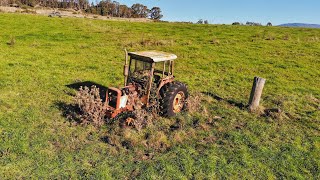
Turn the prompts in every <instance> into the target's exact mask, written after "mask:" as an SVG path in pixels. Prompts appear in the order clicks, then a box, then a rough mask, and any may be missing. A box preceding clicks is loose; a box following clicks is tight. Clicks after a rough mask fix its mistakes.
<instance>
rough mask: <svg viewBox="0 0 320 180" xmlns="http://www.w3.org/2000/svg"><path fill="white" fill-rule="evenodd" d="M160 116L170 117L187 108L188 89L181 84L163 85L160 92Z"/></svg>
mask: <svg viewBox="0 0 320 180" xmlns="http://www.w3.org/2000/svg"><path fill="white" fill-rule="evenodd" d="M160 95H161V99H160V114H161V115H162V116H164V117H172V116H175V115H176V114H179V113H180V112H182V111H183V110H185V109H186V108H187V102H186V100H187V99H188V95H189V94H188V88H187V86H186V85H185V84H183V83H181V82H173V83H168V84H166V85H164V86H163V87H162V88H161V90H160Z"/></svg>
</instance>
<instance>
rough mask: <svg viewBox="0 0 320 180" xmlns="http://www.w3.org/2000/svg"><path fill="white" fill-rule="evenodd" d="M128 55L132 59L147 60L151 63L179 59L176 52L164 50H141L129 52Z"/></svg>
mask: <svg viewBox="0 0 320 180" xmlns="http://www.w3.org/2000/svg"><path fill="white" fill-rule="evenodd" d="M128 55H129V56H130V57H131V58H132V59H136V60H141V61H147V62H150V63H153V62H155V63H157V62H163V61H172V60H175V59H177V56H176V55H175V54H171V53H166V52H162V51H140V52H129V53H128Z"/></svg>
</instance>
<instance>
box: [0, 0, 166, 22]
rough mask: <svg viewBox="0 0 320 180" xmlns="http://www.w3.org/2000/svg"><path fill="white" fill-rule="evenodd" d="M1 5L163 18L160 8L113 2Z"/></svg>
mask: <svg viewBox="0 0 320 180" xmlns="http://www.w3.org/2000/svg"><path fill="white" fill-rule="evenodd" d="M0 5H1V6H15V7H22V6H29V7H47V8H61V9H74V10H81V11H83V12H86V13H91V14H97V15H102V16H111V17H123V18H151V19H154V20H160V19H161V18H162V17H163V15H162V14H161V13H162V12H161V9H160V7H153V8H151V9H149V8H148V7H147V6H145V5H143V4H140V3H136V4H133V5H132V6H131V7H128V6H127V5H124V4H120V3H119V2H117V1H111V0H102V1H99V2H97V3H96V4H94V3H93V2H92V3H91V4H90V3H89V1H88V0H0Z"/></svg>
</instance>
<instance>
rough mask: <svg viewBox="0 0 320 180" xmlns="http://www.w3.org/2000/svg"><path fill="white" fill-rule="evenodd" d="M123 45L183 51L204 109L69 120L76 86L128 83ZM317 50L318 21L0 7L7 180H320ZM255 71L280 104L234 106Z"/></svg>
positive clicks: (1, 166)
mask: <svg viewBox="0 0 320 180" xmlns="http://www.w3.org/2000/svg"><path fill="white" fill-rule="evenodd" d="M125 47H126V48H127V49H128V50H130V51H137V50H146V49H157V50H163V51H168V52H172V53H175V54H177V55H178V57H179V59H178V60H177V61H176V78H177V79H179V80H180V81H182V82H185V83H187V84H188V87H189V89H190V91H191V94H192V95H193V96H196V97H199V98H200V100H198V102H195V104H197V108H195V110H193V111H192V112H190V113H187V114H183V115H180V116H178V117H175V118H173V119H165V118H159V119H158V120H157V121H155V122H154V123H152V124H151V125H150V126H149V127H147V128H145V129H142V130H141V131H136V130H135V129H131V128H120V127H119V126H118V125H117V124H116V123H114V124H108V125H104V126H103V127H102V128H99V129H97V128H95V127H93V126H92V125H88V126H81V125H77V124H76V123H75V122H73V121H70V120H68V119H66V118H65V117H64V115H63V114H64V113H63V112H64V110H65V109H64V108H65V107H68V105H69V104H70V103H72V94H75V89H72V88H70V86H68V85H71V86H72V85H73V84H75V83H79V82H80V83H81V82H87V81H90V82H95V83H97V84H100V85H103V86H106V87H108V86H111V85H113V86H116V87H117V86H119V85H121V84H122V82H123V78H122V67H123V48H125ZM319 57H320V30H318V29H303V28H283V27H246V26H227V25H190V24H174V23H172V24H171V23H129V22H112V21H101V20H89V19H75V18H48V17H44V16H36V15H19V14H5V13H0V179H12V178H18V179H22V178H36V177H38V178H52V179H53V178H54V179H55V178H57V179H65V178H72V179H75V178H84V179H93V178H100V179H126V178H129V179H131V178H141V179H278V178H279V179H320V113H319V111H320V109H319V108H320V83H319V80H320V59H319ZM254 76H261V77H264V78H266V79H267V83H266V85H265V89H264V92H263V97H262V98H263V101H262V102H261V104H262V105H263V106H264V107H266V108H280V109H281V110H282V112H281V113H280V114H275V115H270V116H260V115H258V114H250V113H249V112H247V111H246V110H244V109H241V108H239V107H237V106H236V105H237V104H241V103H242V104H246V103H247V100H248V97H249V93H250V90H251V85H252V80H253V77H254ZM210 95H211V96H210ZM212 95H218V96H220V97H223V98H224V100H220V101H219V100H217V98H214V97H212ZM219 117H221V118H219Z"/></svg>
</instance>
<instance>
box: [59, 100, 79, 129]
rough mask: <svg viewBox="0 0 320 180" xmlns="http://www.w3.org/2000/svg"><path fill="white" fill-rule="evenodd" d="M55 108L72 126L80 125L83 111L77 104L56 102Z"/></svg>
mask: <svg viewBox="0 0 320 180" xmlns="http://www.w3.org/2000/svg"><path fill="white" fill-rule="evenodd" d="M54 106H55V107H56V108H57V109H58V110H59V111H60V112H61V115H62V117H64V118H65V119H66V121H67V122H69V123H72V124H80V122H81V120H80V115H81V111H80V109H79V107H78V106H76V105H75V104H68V103H66V102H63V101H56V102H55V103H54Z"/></svg>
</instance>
